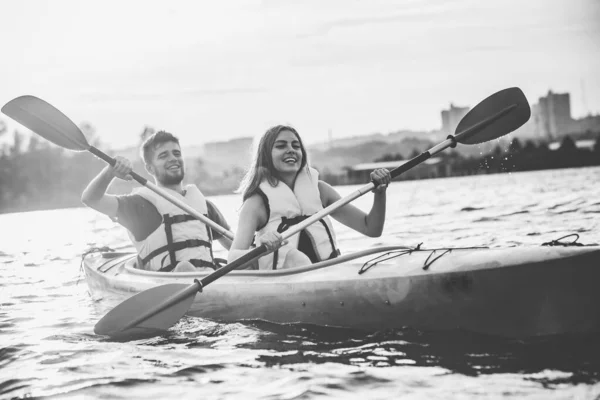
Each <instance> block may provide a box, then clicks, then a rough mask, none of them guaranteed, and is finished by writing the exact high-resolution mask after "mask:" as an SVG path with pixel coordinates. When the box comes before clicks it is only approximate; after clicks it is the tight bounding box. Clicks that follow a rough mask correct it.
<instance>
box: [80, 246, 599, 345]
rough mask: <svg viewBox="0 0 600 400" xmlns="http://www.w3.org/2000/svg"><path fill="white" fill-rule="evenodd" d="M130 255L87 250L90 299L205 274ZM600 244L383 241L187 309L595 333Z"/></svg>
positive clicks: (232, 278)
mask: <svg viewBox="0 0 600 400" xmlns="http://www.w3.org/2000/svg"><path fill="white" fill-rule="evenodd" d="M135 265H136V256H135V254H134V253H119V252H104V253H92V254H89V255H86V256H84V258H83V268H84V271H85V276H86V280H87V283H88V286H89V288H90V292H91V294H92V296H93V298H94V299H95V300H97V301H99V302H100V303H103V304H106V306H107V307H114V306H116V305H117V304H119V303H120V302H122V301H124V300H126V299H127V298H129V297H131V296H133V295H134V294H136V293H138V292H141V291H144V290H147V289H150V288H152V287H155V286H160V285H164V284H169V283H183V284H192V283H193V280H194V279H201V278H203V277H205V276H207V275H208V274H209V272H152V271H145V270H141V269H137V268H136V267H135ZM599 282H600V246H596V245H593V246H579V247H574V246H573V247H567V246H539V247H533V246H532V247H508V248H443V249H420V248H410V247H403V246H383V247H375V248H372V249H368V250H364V251H360V252H356V253H352V254H347V255H344V256H341V257H338V258H336V259H333V260H328V261H324V262H320V263H317V264H313V265H307V266H303V267H298V268H293V269H285V270H273V271H255V270H237V271H232V272H230V273H228V274H227V275H225V276H223V277H221V278H219V279H217V280H216V281H214V282H213V283H212V284H210V286H207V287H205V288H204V291H203V292H201V293H198V294H196V297H195V299H194V302H193V304H192V306H191V308H190V310H189V311H188V313H187V315H189V316H194V317H201V318H206V319H210V320H214V321H219V322H234V321H248V320H252V321H256V320H266V321H270V322H275V323H303V324H316V325H323V326H332V327H347V328H356V329H361V330H368V331H378V330H385V329H401V328H406V327H410V328H416V329H420V330H464V331H470V332H476V333H482V334H489V335H498V336H504V337H514V338H525V337H532V336H544V335H558V334H577V333H591V332H600V312H598V304H600V290H598V283H599Z"/></svg>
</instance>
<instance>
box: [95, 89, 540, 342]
mask: <svg viewBox="0 0 600 400" xmlns="http://www.w3.org/2000/svg"><path fill="white" fill-rule="evenodd" d="M530 114H531V111H530V109H529V103H528V102H527V99H526V98H525V95H524V94H523V92H522V91H521V90H520V89H519V88H509V89H505V90H502V91H500V92H497V93H495V94H493V95H491V96H490V97H488V98H486V99H485V100H483V101H482V102H481V103H479V104H478V105H477V106H475V108H473V109H472V110H471V111H470V112H469V113H468V114H467V115H465V117H464V118H463V119H462V120H461V122H460V123H459V125H458V127H457V128H456V132H458V133H456V135H455V136H452V135H450V136H449V137H448V139H447V140H445V141H444V142H442V143H440V144H438V145H437V146H435V147H433V148H431V149H430V150H428V151H426V152H424V153H422V154H420V155H419V156H417V157H415V158H413V159H412V160H410V161H408V162H406V163H405V164H403V165H401V166H400V167H398V168H396V169H394V170H393V171H391V175H392V178H395V177H397V176H399V175H400V174H402V173H403V172H405V171H408V170H409V169H411V168H413V167H414V166H416V165H418V164H420V163H422V162H423V161H425V160H427V159H428V158H430V157H431V156H432V155H434V154H437V153H439V152H440V151H442V150H444V149H446V148H448V147H454V146H456V144H457V143H462V144H468V145H471V144H477V143H483V142H486V141H489V140H493V139H496V138H499V137H501V136H504V135H506V134H508V133H510V132H512V131H514V130H515V129H517V128H519V127H520V126H521V125H523V124H524V123H525V122H527V120H528V119H529V117H530ZM375 187H376V183H374V182H371V183H369V184H367V185H365V186H364V187H362V188H360V189H358V190H357V191H355V192H353V193H351V194H349V195H347V196H346V197H344V198H342V199H340V200H338V201H336V202H335V203H334V204H331V205H329V206H328V207H326V208H324V209H323V210H321V211H319V212H318V213H316V214H314V215H312V216H311V217H309V218H307V219H306V220H304V221H303V222H301V223H299V224H297V225H295V226H293V227H292V228H291V229H289V230H287V231H285V232H284V233H283V235H282V236H283V239H284V240H285V239H288V238H289V237H291V236H293V235H295V234H297V233H299V232H300V231H302V230H303V229H305V228H306V227H307V226H309V225H310V224H312V223H314V222H316V221H318V220H319V219H321V218H323V217H325V216H327V215H329V214H331V213H332V212H333V211H335V210H337V209H339V208H340V207H342V206H344V205H346V204H348V203H349V202H351V201H352V200H354V199H356V198H358V197H360V196H362V195H363V194H365V193H367V192H369V191H371V190H373V189H374V188H375ZM267 252H268V251H267V249H266V247H265V246H264V245H262V246H259V247H257V248H255V249H253V250H251V251H249V252H248V253H246V254H244V255H243V256H242V257H239V258H238V259H236V260H234V261H233V262H231V263H230V264H228V265H226V266H225V267H223V268H221V269H219V270H217V271H215V272H213V273H211V274H210V275H208V276H206V277H204V278H202V279H201V280H195V281H194V283H193V284H192V285H185V284H169V285H163V286H158V287H155V288H151V289H148V290H145V291H143V292H141V293H138V294H136V295H135V296H133V297H130V298H129V299H127V300H125V301H124V302H122V303H121V304H119V305H118V306H117V307H115V308H114V309H113V310H111V311H110V312H109V313H108V314H106V315H105V316H104V317H103V318H102V319H101V320H100V321H99V322H98V323H97V324H96V326H95V328H94V332H96V333H97V334H100V335H108V336H111V337H113V338H120V337H121V338H124V337H128V336H130V337H135V336H136V335H138V334H141V333H144V332H156V331H160V330H166V329H168V328H169V327H171V326H172V325H173V324H175V323H176V322H177V321H178V320H179V319H180V318H181V317H182V316H183V315H184V314H185V313H186V312H187V310H189V307H190V306H191V304H192V302H193V300H194V298H195V294H196V293H198V292H200V291H202V288H204V287H205V286H207V285H208V284H210V283H211V282H214V281H215V280H217V279H219V278H220V277H222V276H223V275H225V274H227V273H228V272H230V271H232V270H234V269H236V268H239V267H241V266H243V265H245V264H247V263H249V262H252V261H254V260H255V259H257V258H259V257H260V256H262V255H264V254H265V253H267ZM153 304H154V305H153Z"/></svg>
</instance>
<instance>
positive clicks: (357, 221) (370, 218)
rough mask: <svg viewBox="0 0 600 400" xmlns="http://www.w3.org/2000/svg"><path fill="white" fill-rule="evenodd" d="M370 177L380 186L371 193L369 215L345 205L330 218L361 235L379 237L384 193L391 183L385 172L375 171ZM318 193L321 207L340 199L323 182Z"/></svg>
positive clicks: (384, 201) (381, 226) (383, 219)
mask: <svg viewBox="0 0 600 400" xmlns="http://www.w3.org/2000/svg"><path fill="white" fill-rule="evenodd" d="M371 177H372V178H373V177H374V178H376V180H377V181H378V182H381V183H382V184H380V185H379V186H377V188H376V189H375V190H374V191H373V193H374V196H373V206H372V207H371V211H369V214H365V213H364V212H363V211H361V210H360V209H358V208H356V207H355V206H353V205H352V204H346V205H345V206H343V207H341V208H338V209H337V210H336V211H334V212H332V213H331V216H332V217H333V218H335V219H336V220H337V221H338V222H340V223H342V224H344V225H346V226H347V227H349V228H352V229H354V230H355V231H357V232H360V233H362V234H363V235H366V236H369V237H379V236H381V233H382V232H383V226H384V224H385V208H386V195H385V191H386V188H387V185H388V183H389V182H390V181H391V176H390V175H389V172H388V171H387V170H385V172H381V170H376V171H373V173H371ZM319 192H320V194H321V203H322V204H323V207H327V206H329V205H331V204H333V203H335V202H336V201H338V200H339V199H341V196H340V194H339V193H338V192H337V191H336V190H335V189H334V188H332V187H331V186H330V185H329V184H327V183H325V182H323V181H319Z"/></svg>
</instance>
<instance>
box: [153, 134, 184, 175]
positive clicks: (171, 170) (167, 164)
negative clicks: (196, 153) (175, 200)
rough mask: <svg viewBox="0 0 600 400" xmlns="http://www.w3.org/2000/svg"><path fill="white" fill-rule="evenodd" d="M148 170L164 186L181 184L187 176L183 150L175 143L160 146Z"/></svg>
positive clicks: (155, 151) (155, 150) (154, 153)
mask: <svg viewBox="0 0 600 400" xmlns="http://www.w3.org/2000/svg"><path fill="white" fill-rule="evenodd" d="M146 168H147V169H148V172H150V173H151V174H152V175H154V177H155V178H156V180H157V181H158V182H159V183H160V184H162V185H163V186H169V185H177V184H179V183H180V182H181V181H182V180H183V176H184V174H185V172H184V165H183V158H182V157H181V148H180V147H179V145H178V144H177V143H175V142H165V143H161V144H159V145H158V146H156V148H154V151H153V152H152V159H151V161H150V163H149V164H148V165H147V166H146Z"/></svg>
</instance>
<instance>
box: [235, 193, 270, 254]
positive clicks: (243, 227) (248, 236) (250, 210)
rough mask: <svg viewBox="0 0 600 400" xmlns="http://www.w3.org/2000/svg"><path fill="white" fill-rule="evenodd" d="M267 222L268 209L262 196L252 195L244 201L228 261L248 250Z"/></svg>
mask: <svg viewBox="0 0 600 400" xmlns="http://www.w3.org/2000/svg"><path fill="white" fill-rule="evenodd" d="M266 222H267V210H266V207H265V205H264V203H263V200H262V198H261V197H260V196H258V195H254V196H250V197H249V198H248V199H247V200H246V201H244V204H243V205H242V209H241V210H240V218H239V220H238V226H237V230H236V231H235V237H234V238H233V243H232V244H231V248H230V249H229V254H228V256H227V261H228V262H232V261H233V260H235V259H237V258H239V257H241V256H242V255H244V254H246V253H247V252H248V250H249V249H250V246H251V245H252V240H253V239H254V234H255V232H256V231H257V229H258V228H260V227H262V226H263V225H264V224H265V223H266Z"/></svg>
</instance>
